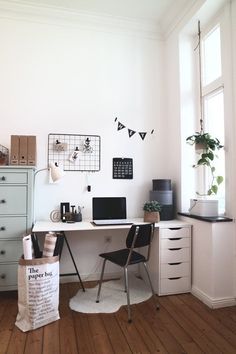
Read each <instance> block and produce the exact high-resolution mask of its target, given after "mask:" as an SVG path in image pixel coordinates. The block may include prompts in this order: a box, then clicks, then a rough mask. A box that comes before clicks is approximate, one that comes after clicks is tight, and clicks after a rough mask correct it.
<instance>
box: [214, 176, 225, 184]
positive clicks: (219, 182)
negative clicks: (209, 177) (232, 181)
mask: <svg viewBox="0 0 236 354" xmlns="http://www.w3.org/2000/svg"><path fill="white" fill-rule="evenodd" d="M223 180H224V178H223V177H222V176H217V177H216V182H217V183H218V185H219V184H221V183H222V182H223Z"/></svg>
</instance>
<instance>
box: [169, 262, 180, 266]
mask: <svg viewBox="0 0 236 354" xmlns="http://www.w3.org/2000/svg"><path fill="white" fill-rule="evenodd" d="M181 263H182V262H175V263H168V264H169V265H179V264H181Z"/></svg>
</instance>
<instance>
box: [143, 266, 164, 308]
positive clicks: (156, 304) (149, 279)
mask: <svg viewBox="0 0 236 354" xmlns="http://www.w3.org/2000/svg"><path fill="white" fill-rule="evenodd" d="M143 266H144V269H145V270H146V273H147V277H148V281H149V284H150V288H151V290H152V295H153V300H154V302H155V306H156V308H157V310H159V308H160V305H159V302H158V301H155V298H157V295H156V294H155V292H154V289H153V286H152V282H151V278H150V275H149V272H148V269H147V264H146V262H143Z"/></svg>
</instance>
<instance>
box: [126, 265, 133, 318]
mask: <svg viewBox="0 0 236 354" xmlns="http://www.w3.org/2000/svg"><path fill="white" fill-rule="evenodd" d="M124 272H125V289H126V295H127V307H128V322H132V319H131V309H130V298H129V280H128V268H127V267H125V268H124Z"/></svg>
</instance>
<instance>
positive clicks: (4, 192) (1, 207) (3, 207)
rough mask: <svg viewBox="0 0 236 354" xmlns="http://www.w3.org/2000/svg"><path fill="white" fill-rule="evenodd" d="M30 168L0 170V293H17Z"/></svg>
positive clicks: (29, 215) (28, 218) (28, 221)
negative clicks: (7, 291) (4, 291)
mask: <svg viewBox="0 0 236 354" xmlns="http://www.w3.org/2000/svg"><path fill="white" fill-rule="evenodd" d="M33 186H34V167H26V166H0V291H3V290H14V289H17V268H18V260H19V258H20V256H21V255H22V237H23V236H24V235H26V234H28V233H29V232H30V231H31V227H32V222H33Z"/></svg>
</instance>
